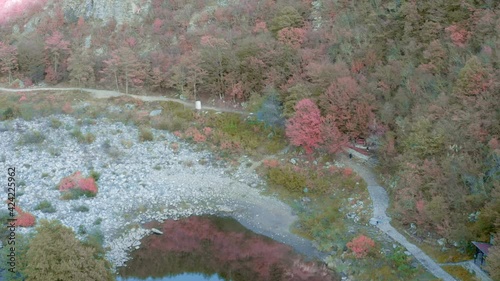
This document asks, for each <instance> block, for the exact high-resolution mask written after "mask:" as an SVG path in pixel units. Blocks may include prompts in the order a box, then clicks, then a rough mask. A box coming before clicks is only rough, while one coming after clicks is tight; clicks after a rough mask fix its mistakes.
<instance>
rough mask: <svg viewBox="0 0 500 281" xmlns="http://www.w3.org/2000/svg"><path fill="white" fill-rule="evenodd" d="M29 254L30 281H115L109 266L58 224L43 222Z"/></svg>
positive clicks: (27, 259)
mask: <svg viewBox="0 0 500 281" xmlns="http://www.w3.org/2000/svg"><path fill="white" fill-rule="evenodd" d="M36 230H37V233H36V234H35V236H34V237H33V239H32V240H31V241H30V244H29V249H28V251H27V252H26V258H25V260H26V264H27V265H26V268H25V269H24V274H25V275H26V276H27V279H26V280H29V281H37V280H40V281H46V280H53V281H65V280H95V281H110V280H114V278H113V275H112V273H111V271H110V266H109V263H108V262H107V261H106V260H104V259H103V258H100V257H99V255H97V254H96V249H95V248H93V247H90V246H85V245H84V244H83V243H82V242H80V241H79V240H78V239H77V238H76V237H75V233H74V232H73V231H72V230H71V229H70V228H68V227H65V226H63V225H62V224H61V223H60V222H58V221H47V220H42V221H40V223H39V226H38V227H37V228H36Z"/></svg>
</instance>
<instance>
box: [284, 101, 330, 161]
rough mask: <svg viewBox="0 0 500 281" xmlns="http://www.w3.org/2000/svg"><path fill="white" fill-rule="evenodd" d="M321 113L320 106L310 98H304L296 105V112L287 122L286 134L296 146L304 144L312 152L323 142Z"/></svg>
mask: <svg viewBox="0 0 500 281" xmlns="http://www.w3.org/2000/svg"><path fill="white" fill-rule="evenodd" d="M321 123H322V122H321V114H320V111H319V108H318V106H317V105H316V104H315V103H314V102H313V101H312V100H310V99H303V100H301V101H299V102H298V103H297V104H296V105H295V114H294V116H293V117H292V118H290V119H289V120H288V122H287V124H286V136H287V137H288V138H290V142H291V143H292V144H293V145H295V146H302V147H304V149H305V150H306V153H307V154H311V153H312V152H313V149H315V148H317V147H318V146H319V145H320V144H321V143H322V142H323V138H322V135H321Z"/></svg>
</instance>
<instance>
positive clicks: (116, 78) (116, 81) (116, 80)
mask: <svg viewBox="0 0 500 281" xmlns="http://www.w3.org/2000/svg"><path fill="white" fill-rule="evenodd" d="M115 84H116V91H118V92H119V91H120V88H118V76H117V75H116V71H115Z"/></svg>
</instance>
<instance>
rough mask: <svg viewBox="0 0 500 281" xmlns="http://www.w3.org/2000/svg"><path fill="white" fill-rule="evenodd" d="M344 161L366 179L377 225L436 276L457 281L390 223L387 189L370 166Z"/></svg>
mask: <svg viewBox="0 0 500 281" xmlns="http://www.w3.org/2000/svg"><path fill="white" fill-rule="evenodd" d="M343 162H344V163H345V164H346V166H348V167H351V168H352V169H353V170H354V171H355V172H356V173H358V174H359V175H360V176H361V177H362V178H363V179H364V180H365V181H366V183H367V185H368V191H369V193H370V197H371V199H372V202H373V218H375V219H376V220H377V222H378V223H377V227H378V228H379V229H380V230H381V231H382V232H384V233H385V234H387V235H389V236H390V237H391V238H392V239H394V240H395V241H396V242H398V243H399V244H401V245H402V246H403V247H405V248H406V249H407V250H408V251H409V252H410V253H411V254H412V255H413V256H414V257H415V258H416V259H417V260H418V261H419V262H420V263H421V264H422V265H423V266H424V267H425V268H426V269H427V270H428V271H429V272H430V273H432V274H434V276H436V277H437V278H441V279H442V280H445V281H455V278H453V277H452V276H451V275H450V274H448V272H446V271H444V270H443V269H442V268H441V267H440V266H439V265H438V264H437V263H436V262H435V261H434V260H433V259H431V258H430V257H429V256H428V255H427V254H425V253H424V252H423V251H422V250H420V248H418V247H417V246H415V245H414V244H412V243H410V242H408V240H407V239H406V238H405V237H404V236H403V235H402V234H401V233H399V232H398V231H397V230H396V229H395V228H394V227H392V225H391V224H390V221H391V218H389V217H388V216H387V214H386V213H385V211H386V209H387V207H389V196H388V195H387V192H386V191H385V189H384V188H383V187H382V186H380V185H379V184H378V182H377V177H376V176H375V174H374V173H373V172H372V171H371V170H370V169H369V168H368V167H366V166H363V165H360V164H358V163H357V162H355V161H353V160H351V159H347V157H344V159H343Z"/></svg>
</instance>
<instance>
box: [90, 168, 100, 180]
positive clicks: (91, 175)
mask: <svg viewBox="0 0 500 281" xmlns="http://www.w3.org/2000/svg"><path fill="white" fill-rule="evenodd" d="M90 177H92V178H93V179H94V181H98V180H99V178H100V177H101V173H99V172H97V171H94V170H92V171H90Z"/></svg>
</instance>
